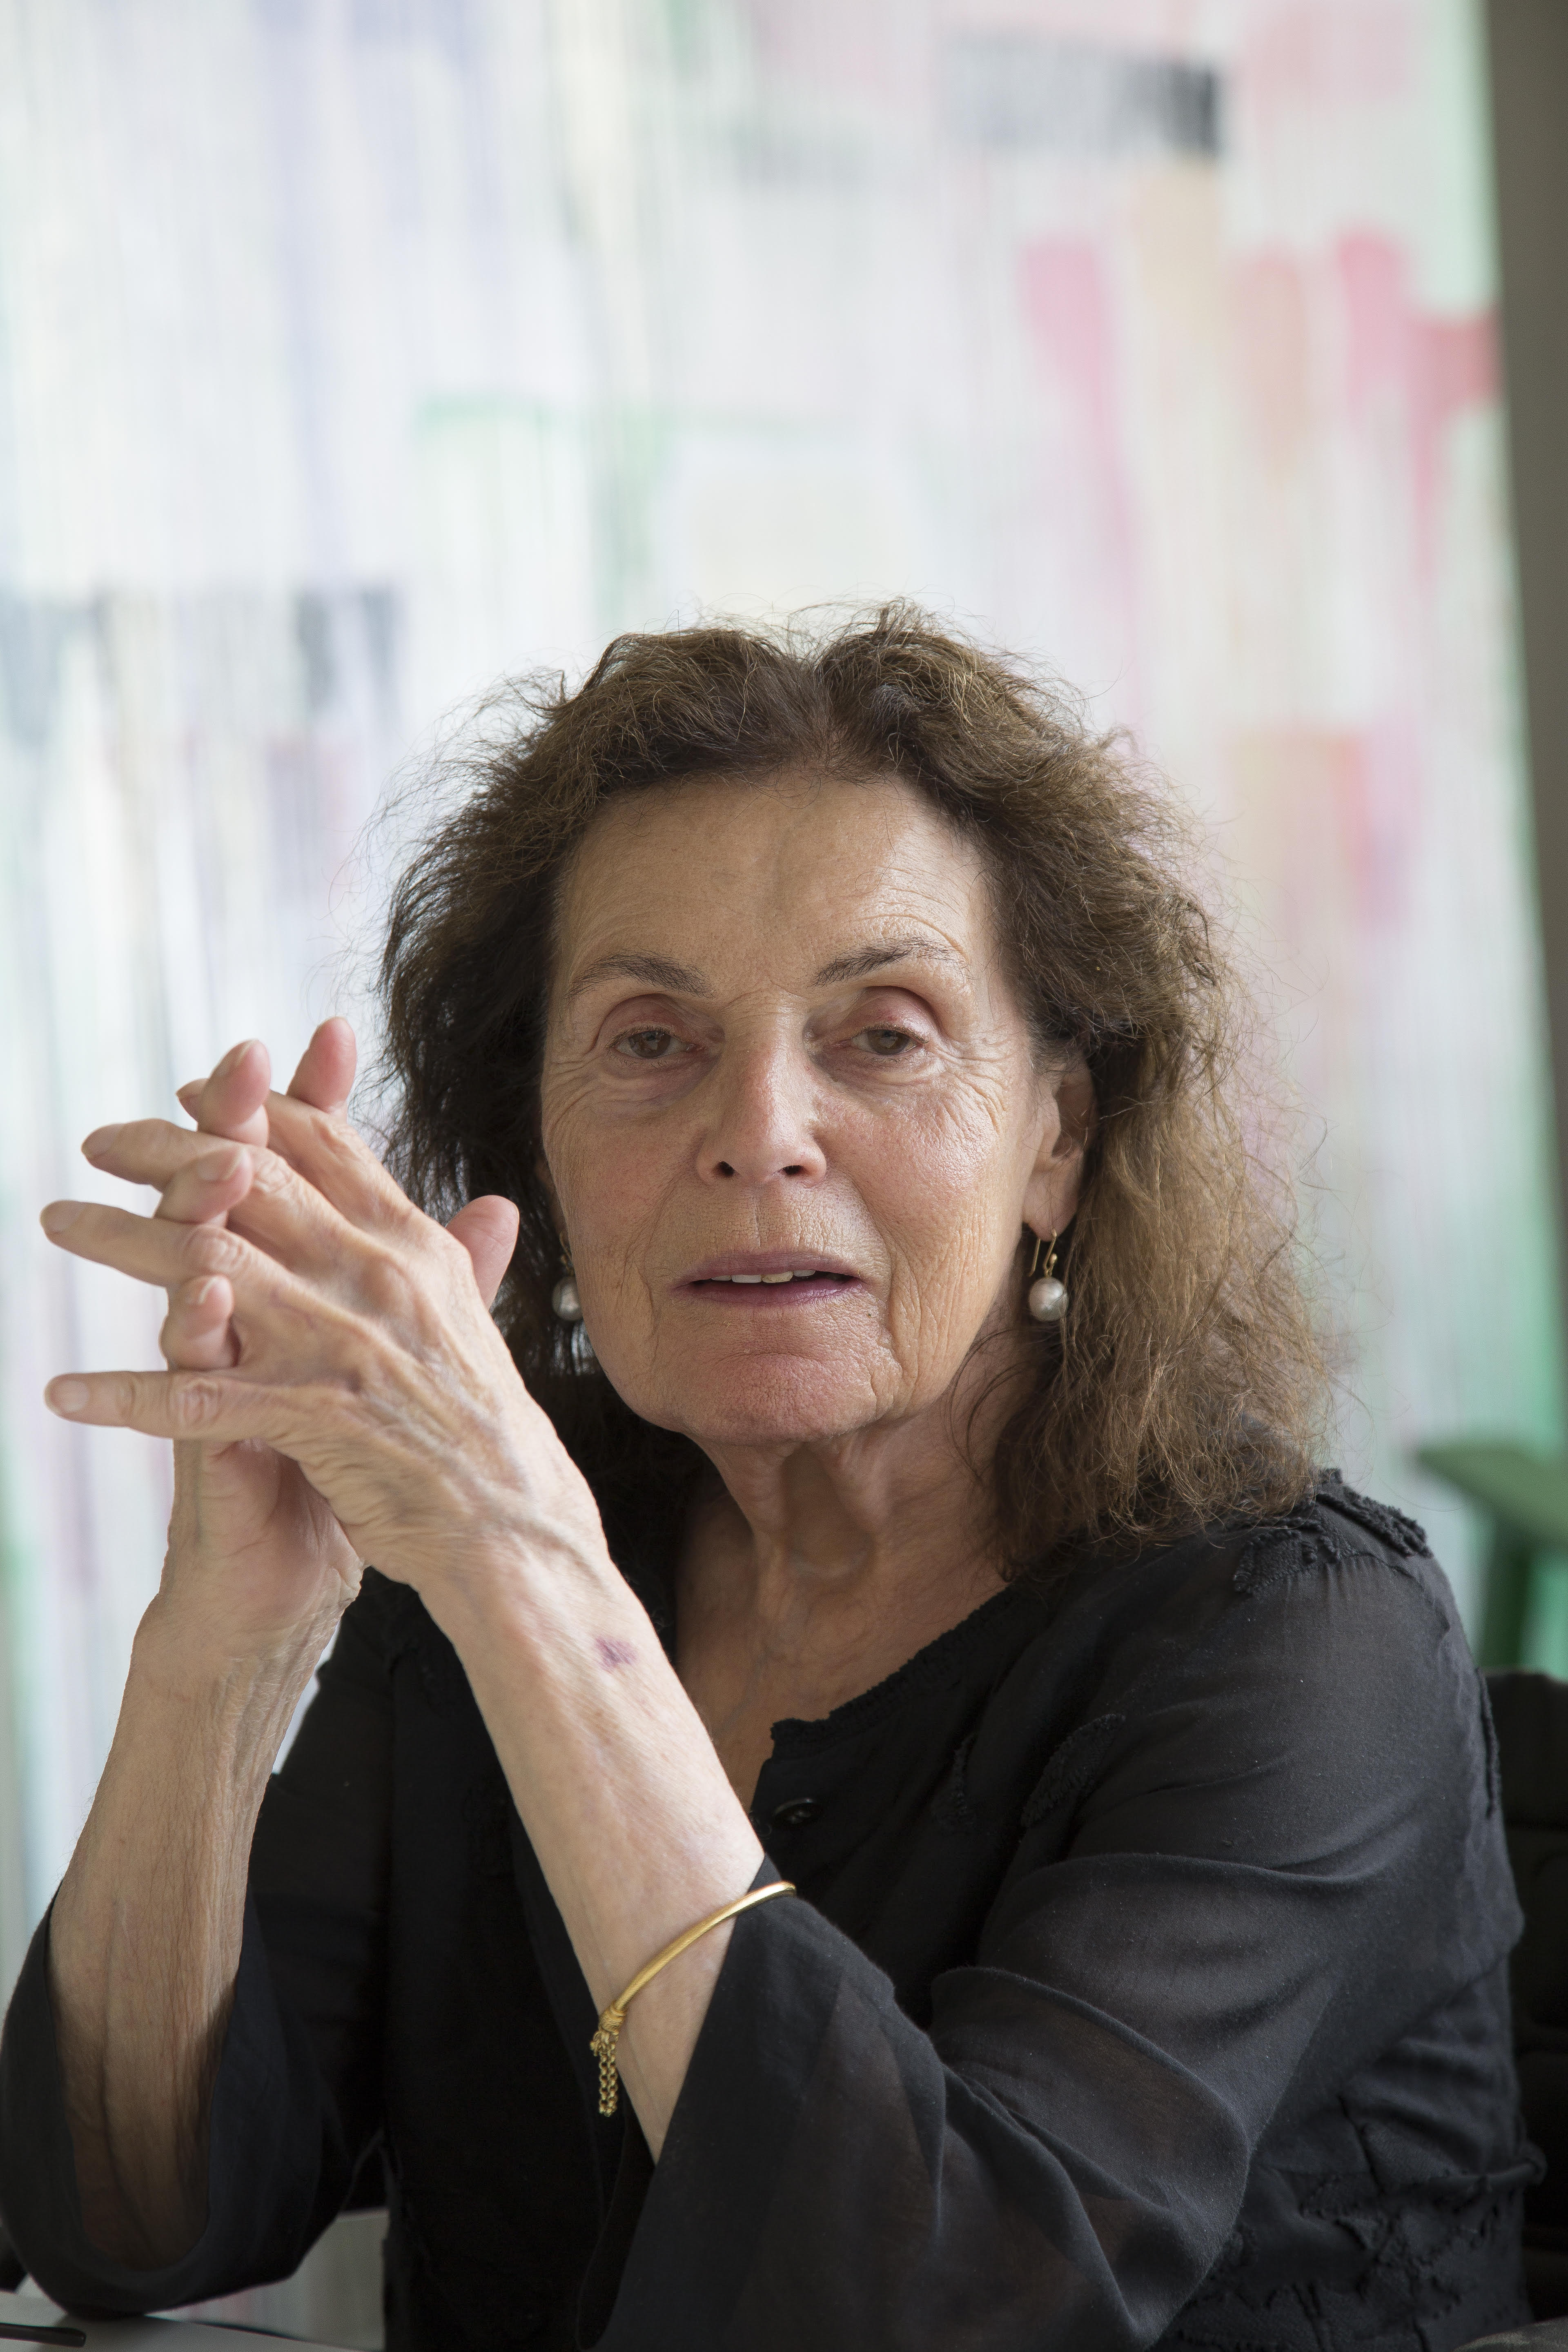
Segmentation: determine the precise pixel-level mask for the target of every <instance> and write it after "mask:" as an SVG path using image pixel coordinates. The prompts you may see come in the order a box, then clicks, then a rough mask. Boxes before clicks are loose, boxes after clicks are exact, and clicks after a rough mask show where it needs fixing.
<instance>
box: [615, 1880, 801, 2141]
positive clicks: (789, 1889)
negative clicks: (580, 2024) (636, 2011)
mask: <svg viewBox="0 0 1568 2352" xmlns="http://www.w3.org/2000/svg"><path fill="white" fill-rule="evenodd" d="M794 1893H795V1888H794V1886H793V1885H791V1883H790V1881H789V1880H788V1879H787V1878H775V1879H774V1881H773V1885H771V1886H753V1887H752V1891H751V1893H750V1894H749V1895H737V1896H736V1898H735V1900H734V1902H733V1903H725V1904H723V1905H721V1907H720V1908H719V1909H718V1910H717V1911H710V1913H709V1915H708V1916H707V1918H706V1919H699V1921H698V1922H697V1925H696V1927H688V1929H687V1930H686V1933H685V1934H684V1936H677V1937H676V1939H675V1941H674V1943H673V1944H667V1945H666V1946H665V1948H664V1949H663V1951H662V1952H656V1953H655V1954H654V1956H653V1958H652V1959H651V1960H649V1962H648V1964H647V1968H645V1969H638V1971H637V1975H636V1976H635V1977H634V1978H633V1979H632V1980H631V1982H630V1984H629V1985H627V1987H626V1990H625V1992H624V1993H622V1995H621V1997H620V1999H619V2000H613V2001H612V2002H611V2003H610V2005H609V2007H608V2009H606V2010H605V2012H604V2015H603V2016H602V2017H601V2018H600V2020H599V2023H598V2029H597V2031H596V2032H595V2035H594V2039H593V2040H592V2042H590V2043H589V2044H588V2047H589V2049H590V2050H591V2051H592V2052H593V2053H594V2055H595V2058H596V2059H597V2060H598V2062H599V2113H600V2114H601V2115H602V2116H613V2115H614V2114H615V2112H616V2105H618V2103H619V2100H620V2089H621V2070H620V2063H619V2054H618V2053H619V2049H620V2040H621V2028H622V2026H623V2025H624V2024H625V2023H626V2009H627V2006H628V2004H629V2003H630V2001H631V1999H632V1996H633V1994H634V1993H639V1992H641V1990H642V1989H643V1987H644V1985H646V1984H651V1983H652V1982H653V1979H654V1978H655V1977H656V1976H658V1972H659V1970H660V1969H664V1968H668V1966H669V1963H670V1961H671V1960H678V1959H679V1958H680V1955H681V1953H682V1952H684V1951H689V1949H690V1948H691V1946H692V1945H693V1944H695V1943H696V1941H697V1939H698V1937H700V1936H705V1935H706V1934H707V1933H708V1930H709V1929H710V1927H722V1926H723V1924H724V1922H725V1920H726V1919H732V1918H733V1917H734V1916H735V1915H736V1913H737V1912H738V1911H749V1910H750V1909H751V1907H752V1904H753V1903H765V1902H766V1901H767V1900H768V1898H769V1896H770V1895H793V1894H794Z"/></svg>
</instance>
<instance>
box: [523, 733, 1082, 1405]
mask: <svg viewBox="0 0 1568 2352" xmlns="http://www.w3.org/2000/svg"><path fill="white" fill-rule="evenodd" d="M1088 1116H1089V1082H1088V1079H1087V1076H1085V1074H1084V1072H1083V1069H1082V1066H1081V1064H1079V1065H1076V1066H1073V1067H1071V1068H1069V1069H1068V1071H1066V1072H1065V1073H1064V1072H1062V1071H1060V1070H1057V1071H1055V1072H1051V1071H1045V1070H1042V1069H1041V1068H1040V1067H1039V1066H1038V1060H1037V1055H1036V1053H1035V1051H1034V1050H1033V1047H1032V1044H1031V1040H1030V1037H1029V1034H1028V1031H1027V1029H1026V1024H1025V1021H1024V1017H1023V1013H1022V1011H1021V1009H1020V1007H1019V1005H1018V1003H1017V1002H1016V998H1015V994H1014V992H1013V990H1012V989H1011V987H1010V986H1009V984H1008V982H1007V980H1006V978H1005V972H1004V969H1003V965H1002V961H1001V959H1000V957H999V955H998V952H997V946H996V940H995V937H994V924H993V918H992V911H991V905H990V898H989V893H988V891H987V888H986V886H985V878H984V872H983V869H982V866H981V863H980V859H979V857H978V856H977V855H976V853H975V851H974V850H973V848H972V847H971V846H970V845H968V844H967V843H966V842H964V841H963V839H962V838H961V837H960V836H959V835H957V834H955V833H954V832H953V831H952V828H951V827H949V825H948V824H946V823H945V822H944V821H943V819H942V817H941V816H940V815H939V814H937V812H936V811H935V810H934V809H933V808H932V807H931V804H930V803H929V802H928V801H926V800H925V799H924V798H923V796H922V795H921V794H920V793H918V792H916V791H914V790H912V789H911V788H910V786H908V785H905V784H902V783H900V782H897V781H896V780H894V779H891V778H887V777H882V778H876V779H871V780H867V781H858V782H841V781H832V780H823V779H819V778H816V777H815V776H812V777H806V776H794V775H791V776H786V777H784V778H783V779H781V780H780V781H778V782H773V783H768V784H753V783H742V784H737V783H733V782H727V781H725V780H722V779H717V780H705V781H702V782H694V783H691V784H688V785H683V786H680V787H678V788H677V789H674V790H671V791H668V792H659V793H648V794H647V795H645V796H639V797H638V798H637V799H636V800H628V801H622V802H619V803H613V804H612V805H611V807H610V808H608V809H607V810H606V811H605V813H604V814H603V815H601V816H600V817H599V818H598V819H596V821H595V824H594V826H593V828H592V830H591V831H590V833H589V834H588V835H587V838H586V839H585V841H584V845H583V847H582V850H581V852H580V853H579V856H578V857H577V860H576V863H575V865H574V868H573V870H572V873H571V875H570V877H569V880H568V884H567V887H566V889H565V893H564V898H563V907H562V921H561V937H560V953H559V958H558V967H557V977H556V985H555V991H554V996H553V1000H552V1008H551V1018H550V1024H549V1034H548V1042H547V1045H546V1052H545V1064H544V1077H543V1141H544V1156H545V1160H546V1163H547V1166H548V1171H549V1176H550V1180H551V1182H552V1186H553V1189H554V1193H555V1197H556V1201H557V1202H558V1204H559V1208H560V1212H561V1217H562V1221H563V1225H564V1229H565V1233H566V1236H567V1240H568V1243H569V1244H570V1248H571V1253H572V1259H573V1265H574V1270H575V1273H576V1277H577V1286H578V1290H579V1292H580V1294H581V1297H582V1300H583V1307H584V1321H585V1326H586V1328H587V1332H588V1336H589V1338H590V1339H591V1340H592V1342H593V1345H594V1349H595V1353H596V1355H597V1356H598V1359H599V1361H600V1363H601V1364H602V1365H603V1367H604V1370H605V1372H606V1373H607V1375H608V1377H609V1378H610V1380H611V1381H613V1382H614V1384H615V1386H616V1389H617V1390H618V1391H619V1392H620V1394H621V1395H622V1396H623V1397H624V1398H625V1399H626V1402H627V1403H628V1404H629V1405H630V1406H631V1407H632V1408H633V1410H634V1411H635V1412H638V1413H640V1414H641V1415H642V1416H643V1417H644V1418H645V1419H646V1420H648V1421H651V1422H654V1423H658V1424H660V1425H661V1426H663V1427H666V1428H672V1429H679V1430H683V1431H685V1432H686V1433H688V1434H689V1435H690V1436H692V1437H693V1438H695V1439H696V1440H697V1441H698V1442H699V1443H700V1444H708V1445H728V1444H773V1443H777V1444H800V1443H803V1442H805V1443H809V1442H811V1441H812V1440H819V1439H833V1438H837V1437H843V1436H846V1435H847V1434H849V1433H852V1432H854V1431H858V1430H863V1429H867V1428H868V1427H869V1426H870V1425H871V1424H874V1423H890V1422H897V1421H902V1420H907V1419H908V1418H910V1416H912V1415H914V1414H918V1413H920V1412H925V1411H927V1410H929V1409H930V1408H931V1406H933V1405H934V1404H936V1403H938V1402H940V1401H941V1400H942V1398H943V1397H945V1396H946V1395H947V1393H948V1392H949V1391H950V1390H951V1389H952V1384H953V1382H954V1380H955V1379H956V1377H957V1375H958V1373H959V1372H960V1370H961V1369H962V1367H963V1364H964V1361H965V1359H966V1357H967V1356H968V1354H969V1351H970V1349H971V1348H972V1346H973V1341H974V1339H975V1338H976V1336H977V1335H978V1334H979V1333H980V1332H981V1331H982V1330H983V1329H984V1328H987V1327H991V1328H1018V1326H1019V1321H1020V1318H1021V1316H1022V1313H1023V1305H1022V1297H1021V1290H1020V1284H1019V1280H1018V1273H1017V1252H1018V1245H1019V1240H1020V1228H1021V1227H1022V1225H1023V1224H1024V1223H1025V1222H1026V1221H1027V1222H1028V1223H1030V1224H1031V1225H1033V1226H1034V1227H1036V1228H1037V1229H1038V1230H1039V1231H1042V1232H1044V1233H1046V1234H1049V1233H1050V1232H1051V1230H1052V1229H1053V1228H1058V1229H1059V1228H1060V1227H1061V1226H1063V1225H1064V1224H1065V1223H1067V1221H1068V1217H1069V1216H1070V1215H1071V1213H1072V1210H1073V1206H1074V1204H1075V1202H1076V1198H1077V1184H1078V1173H1079V1161H1080V1152H1079V1145H1080V1142H1081V1139H1082V1135H1083V1131H1084V1125H1085V1121H1086V1120H1087V1118H1088ZM784 1276H788V1277H789V1279H787V1280H786V1279H784V1278H783V1277H784Z"/></svg>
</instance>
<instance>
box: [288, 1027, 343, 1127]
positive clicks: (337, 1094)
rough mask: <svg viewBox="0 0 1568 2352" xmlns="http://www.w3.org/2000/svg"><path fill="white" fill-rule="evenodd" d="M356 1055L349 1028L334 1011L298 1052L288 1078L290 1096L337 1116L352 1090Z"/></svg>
mask: <svg viewBox="0 0 1568 2352" xmlns="http://www.w3.org/2000/svg"><path fill="white" fill-rule="evenodd" d="M358 1058H359V1049H358V1047H357V1045H355V1043H354V1033H353V1030H352V1029H351V1028H350V1026H349V1024H348V1023H347V1022H346V1021H345V1020H343V1019H342V1015H341V1014H334V1015H333V1017H332V1018H331V1020H330V1021H323V1022H322V1023H321V1026H320V1028H319V1029H318V1030H317V1031H316V1033H315V1034H314V1036H313V1037H312V1038H311V1040H310V1044H309V1045H307V1046H306V1048H305V1050H304V1052H303V1054H302V1055H300V1066H299V1068H298V1069H297V1070H296V1071H295V1073H294V1075H293V1076H292V1077H291V1078H290V1079H289V1094H290V1096H291V1097H293V1099H294V1100H295V1101H296V1102H303V1103H310V1105H311V1107H312V1108H314V1109H316V1110H324V1111H329V1112H332V1113H335V1114H340V1115H341V1113H342V1109H343V1108H344V1106H345V1105H346V1103H347V1101H348V1098H349V1097H350V1095H351V1094H352V1093H353V1083H354V1068H355V1065H356V1063H357V1061H358Z"/></svg>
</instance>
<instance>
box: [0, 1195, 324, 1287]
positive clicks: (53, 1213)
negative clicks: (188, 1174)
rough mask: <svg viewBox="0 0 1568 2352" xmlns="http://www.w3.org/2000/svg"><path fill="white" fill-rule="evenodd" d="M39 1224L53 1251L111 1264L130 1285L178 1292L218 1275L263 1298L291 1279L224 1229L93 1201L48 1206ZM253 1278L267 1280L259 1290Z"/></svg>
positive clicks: (213, 1225) (282, 1270)
mask: <svg viewBox="0 0 1568 2352" xmlns="http://www.w3.org/2000/svg"><path fill="white" fill-rule="evenodd" d="M38 1222H39V1223H40V1224H41V1225H42V1226H43V1229H44V1231H45V1233H46V1234H47V1235H48V1237H49V1239H50V1241H52V1242H53V1243H54V1244H55V1246H56V1248H57V1249H63V1250H68V1252H69V1253H70V1255H71V1256H72V1257H85V1258H88V1259H89V1260H90V1261H91V1262H92V1264H94V1265H111V1266H113V1267H114V1268H115V1270H116V1272H118V1273H120V1274H128V1275H129V1276H131V1277H132V1281H135V1282H153V1283H157V1284H158V1285H159V1286H160V1287H161V1288H163V1289H164V1290H177V1289H178V1288H179V1286H180V1285H181V1284H182V1283H184V1282H192V1281H195V1280H196V1279H198V1278H199V1277H200V1276H203V1275H213V1274H221V1275H223V1276H226V1279H227V1280H229V1281H230V1282H233V1283H236V1284H238V1283H239V1282H240V1281H241V1280H242V1279H244V1280H245V1282H246V1285H247V1289H248V1290H251V1291H255V1292H257V1295H258V1297H272V1296H275V1295H276V1294H277V1288H278V1284H279V1281H280V1280H281V1281H289V1279H290V1277H289V1275H288V1273H287V1271H286V1269H285V1268H283V1267H282V1266H280V1265H277V1264H276V1263H275V1262H274V1261H273V1260H272V1259H271V1258H269V1257H267V1256H264V1255H263V1254H262V1253H261V1251H259V1250H258V1249H254V1248H252V1246H251V1245H250V1244H249V1243H248V1242H247V1241H245V1240H243V1239H242V1238H241V1236H240V1235H239V1234H237V1233H235V1232H233V1231H232V1230H231V1228H230V1227H229V1226H227V1225H222V1224H216V1223H202V1224H187V1223H179V1222H177V1221H175V1220H174V1219H172V1218H159V1217H138V1216H133V1215H132V1213H131V1211H130V1210H129V1209H110V1208H105V1207H103V1206H102V1205H101V1204H100V1202H95V1201H51V1202H49V1205H48V1207H47V1209H46V1210H45V1211H44V1213H43V1214H42V1216H41V1217H40V1218H39V1220H38ZM258 1274H264V1275H265V1276H266V1277H267V1279H266V1280H265V1282H264V1283H263V1284H261V1285H260V1286H258V1284H257V1280H256V1277H257V1276H258ZM294 1287H295V1288H299V1287H300V1286H298V1285H295V1286H294Z"/></svg>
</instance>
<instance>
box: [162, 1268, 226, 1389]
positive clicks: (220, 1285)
mask: <svg viewBox="0 0 1568 2352" xmlns="http://www.w3.org/2000/svg"><path fill="white" fill-rule="evenodd" d="M233 1313H234V1291H233V1288H232V1287H231V1286H230V1285H229V1284H228V1283H227V1282H226V1281H225V1280H224V1278H223V1276H221V1275H204V1276H199V1277H198V1278H197V1280H195V1282H184V1283H182V1284H181V1286H180V1287H179V1289H178V1290H176V1291H175V1292H174V1295H173V1297H172V1298H171V1300H170V1302H169V1312H168V1313H167V1315H166V1316H165V1317H164V1318H163V1329H162V1330H161V1331H160V1332H159V1334H158V1345H159V1347H160V1348H161V1349H163V1360H164V1362H165V1363H166V1364H167V1365H168V1366H169V1367H170V1369H171V1370H174V1371H211V1370H223V1369H226V1368H227V1367H229V1366H231V1365H233V1364H236V1363H237V1362H238V1360H239V1349H238V1345H237V1341H236V1339H235V1336H234V1332H233V1330H232V1329H231V1328H230V1319H229V1318H231V1316H232V1315H233Z"/></svg>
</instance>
